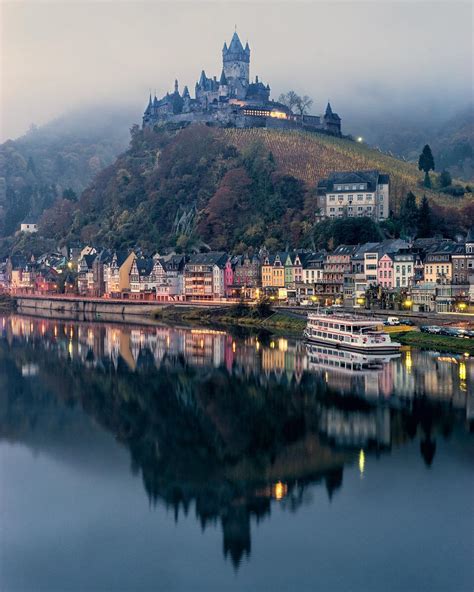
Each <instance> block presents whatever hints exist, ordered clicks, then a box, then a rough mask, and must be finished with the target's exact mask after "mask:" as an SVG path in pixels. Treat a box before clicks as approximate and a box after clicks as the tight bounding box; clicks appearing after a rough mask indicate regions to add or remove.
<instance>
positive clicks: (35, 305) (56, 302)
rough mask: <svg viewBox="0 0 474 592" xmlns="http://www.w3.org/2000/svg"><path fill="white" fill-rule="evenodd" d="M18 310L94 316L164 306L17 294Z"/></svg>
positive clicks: (143, 311)
mask: <svg viewBox="0 0 474 592" xmlns="http://www.w3.org/2000/svg"><path fill="white" fill-rule="evenodd" d="M15 300H16V305H17V310H18V312H24V313H29V314H31V313H36V314H42V315H44V316H55V317H58V318H61V317H64V318H66V317H69V318H71V317H74V318H81V317H87V318H94V317H100V316H102V315H121V316H124V317H125V316H148V315H150V313H151V312H152V311H153V310H154V309H156V308H158V307H160V306H163V303H160V302H157V301H149V302H144V301H138V300H126V301H125V300H106V299H103V298H71V297H67V296H65V297H60V296H32V295H17V296H15Z"/></svg>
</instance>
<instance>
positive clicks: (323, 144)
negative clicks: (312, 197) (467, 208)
mask: <svg viewBox="0 0 474 592" xmlns="http://www.w3.org/2000/svg"><path fill="white" fill-rule="evenodd" d="M223 134H224V136H225V139H226V141H228V142H229V143H231V144H233V145H235V146H236V147H237V149H238V150H240V151H242V150H245V148H246V147H247V146H249V145H250V144H252V143H253V142H261V143H263V144H264V146H265V147H266V148H267V149H268V150H269V151H271V152H272V154H273V156H274V157H275V161H276V163H277V166H278V168H279V170H281V171H282V172H284V173H287V174H289V175H293V176H294V177H296V178H298V179H302V180H304V181H305V182H306V183H307V184H308V185H309V186H310V187H312V186H315V185H316V184H317V183H318V181H319V180H320V179H323V178H325V177H327V176H328V175H329V174H330V173H332V172H335V171H348V170H369V169H379V170H380V171H381V172H384V173H389V174H390V186H391V187H390V197H391V207H392V208H393V209H395V210H397V209H398V207H399V204H400V201H401V199H403V197H405V195H406V194H407V192H408V191H410V190H411V191H413V192H414V193H415V194H416V195H417V196H418V198H419V199H421V197H422V195H423V194H426V195H427V196H428V197H429V198H430V200H432V201H433V202H435V203H437V204H439V205H443V206H450V207H460V206H463V205H465V204H466V201H467V199H472V197H471V196H470V195H471V194H468V195H469V197H464V198H463V199H460V198H454V197H452V196H450V195H448V194H444V193H439V192H436V191H430V190H426V189H424V188H423V187H421V185H420V180H421V178H422V175H421V174H420V172H419V171H418V169H417V167H416V166H415V165H414V164H412V163H408V162H404V161H402V160H398V159H396V158H394V157H391V156H388V155H386V154H383V153H382V152H379V151H378V150H374V149H372V148H369V147H368V146H367V145H365V144H361V143H357V142H352V141H350V140H343V139H340V138H335V137H332V136H325V135H322V134H315V133H310V132H298V131H277V130H269V129H263V128H259V129H258V128H253V129H226V130H224V131H223Z"/></svg>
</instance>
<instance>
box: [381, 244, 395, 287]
mask: <svg viewBox="0 0 474 592" xmlns="http://www.w3.org/2000/svg"><path fill="white" fill-rule="evenodd" d="M377 283H378V284H379V286H382V287H383V288H388V289H389V290H390V289H392V288H393V285H394V281H393V257H392V255H389V254H388V253H385V255H384V256H383V257H381V258H380V259H379V262H378V265H377Z"/></svg>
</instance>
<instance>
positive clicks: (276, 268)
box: [262, 254, 285, 288]
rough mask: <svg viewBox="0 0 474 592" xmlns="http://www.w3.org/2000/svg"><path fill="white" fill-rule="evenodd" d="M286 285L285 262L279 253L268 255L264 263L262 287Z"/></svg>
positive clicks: (282, 286)
mask: <svg viewBox="0 0 474 592" xmlns="http://www.w3.org/2000/svg"><path fill="white" fill-rule="evenodd" d="M284 287H285V262H284V261H283V260H282V258H281V257H280V255H279V254H277V255H268V256H267V257H265V259H264V260H263V265H262V288H284Z"/></svg>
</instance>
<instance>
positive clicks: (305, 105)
mask: <svg viewBox="0 0 474 592" xmlns="http://www.w3.org/2000/svg"><path fill="white" fill-rule="evenodd" d="M312 104H313V99H310V98H309V97H308V95H304V96H303V97H298V98H297V101H296V105H295V107H296V109H297V110H298V112H299V114H300V115H301V116H303V115H305V114H306V113H307V112H308V111H309V110H310V109H311V105H312Z"/></svg>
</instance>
